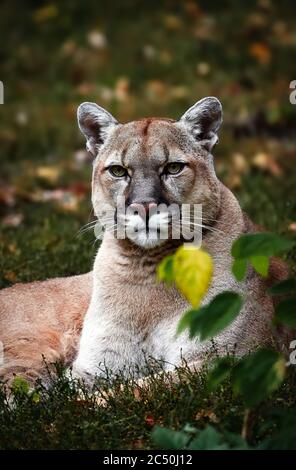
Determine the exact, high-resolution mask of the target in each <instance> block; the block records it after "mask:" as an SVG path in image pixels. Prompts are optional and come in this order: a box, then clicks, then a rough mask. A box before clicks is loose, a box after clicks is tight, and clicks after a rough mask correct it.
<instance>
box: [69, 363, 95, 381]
mask: <svg viewBox="0 0 296 470" xmlns="http://www.w3.org/2000/svg"><path fill="white" fill-rule="evenodd" d="M71 377H72V378H73V379H78V380H79V379H80V380H83V381H84V382H85V383H86V384H87V385H88V386H91V385H92V384H93V382H94V379H95V376H94V375H93V374H92V373H91V372H90V371H88V370H87V369H86V368H85V367H83V366H80V365H79V364H77V363H76V362H74V363H73V366H72V371H71Z"/></svg>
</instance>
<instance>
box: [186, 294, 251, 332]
mask: <svg viewBox="0 0 296 470" xmlns="http://www.w3.org/2000/svg"><path fill="white" fill-rule="evenodd" d="M242 303H243V301H242V298H241V297H240V295H239V294H237V293H235V292H227V291H226V292H222V293H221V294H218V295H217V296H216V297H214V298H213V300H212V301H211V302H210V303H209V304H208V305H206V306H204V307H201V308H200V309H192V310H189V311H188V312H186V313H185V315H184V317H183V318H182V319H181V321H180V323H179V326H178V330H177V331H178V332H180V331H183V330H184V329H185V328H186V327H187V328H189V331H190V337H191V338H193V337H194V336H197V335H198V336H199V338H200V340H201V341H204V340H206V339H209V338H212V337H213V336H215V335H217V334H218V333H220V331H222V330H224V328H226V327H227V326H228V325H229V324H230V323H231V322H232V321H233V320H234V319H235V318H236V317H237V315H238V314H239V312H240V309H241V307H242Z"/></svg>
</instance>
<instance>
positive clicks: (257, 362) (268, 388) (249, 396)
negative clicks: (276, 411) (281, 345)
mask: <svg viewBox="0 0 296 470" xmlns="http://www.w3.org/2000/svg"><path fill="white" fill-rule="evenodd" d="M285 370H286V367H285V359H284V357H283V356H282V355H281V354H280V353H278V352H276V351H272V350H268V349H260V350H258V351H256V352H255V353H253V354H251V355H250V356H247V357H245V358H243V359H242V360H241V361H240V362H239V364H238V365H236V366H235V367H234V369H233V375H232V377H233V389H234V391H235V393H240V394H241V395H242V396H243V398H244V401H245V403H246V405H247V407H248V408H251V407H253V406H256V405H258V403H260V402H261V401H262V400H264V399H265V398H267V397H268V395H269V394H270V393H271V392H273V391H274V390H276V389H277V388H278V387H279V385H280V384H281V383H282V381H283V379H284V375H285Z"/></svg>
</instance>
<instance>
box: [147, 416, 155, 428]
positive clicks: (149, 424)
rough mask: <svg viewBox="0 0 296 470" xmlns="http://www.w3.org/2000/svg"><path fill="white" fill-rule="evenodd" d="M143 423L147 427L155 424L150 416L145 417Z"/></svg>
mask: <svg viewBox="0 0 296 470" xmlns="http://www.w3.org/2000/svg"><path fill="white" fill-rule="evenodd" d="M145 422H146V424H148V426H154V424H155V420H154V418H153V416H152V415H147V416H146V418H145Z"/></svg>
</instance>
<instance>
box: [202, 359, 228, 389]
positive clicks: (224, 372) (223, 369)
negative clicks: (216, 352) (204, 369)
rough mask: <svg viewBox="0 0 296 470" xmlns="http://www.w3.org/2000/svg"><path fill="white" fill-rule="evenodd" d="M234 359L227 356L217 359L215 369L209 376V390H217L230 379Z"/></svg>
mask: <svg viewBox="0 0 296 470" xmlns="http://www.w3.org/2000/svg"><path fill="white" fill-rule="evenodd" d="M233 362H234V361H233V358H231V357H228V356H225V357H222V358H220V359H217V360H216V361H215V363H214V368H213V369H212V370H211V371H210V372H209V375H208V389H209V390H210V391H213V390H215V389H216V388H217V387H218V385H220V384H221V383H222V382H223V381H224V380H225V379H227V377H229V375H230V373H231V370H232V368H233Z"/></svg>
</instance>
